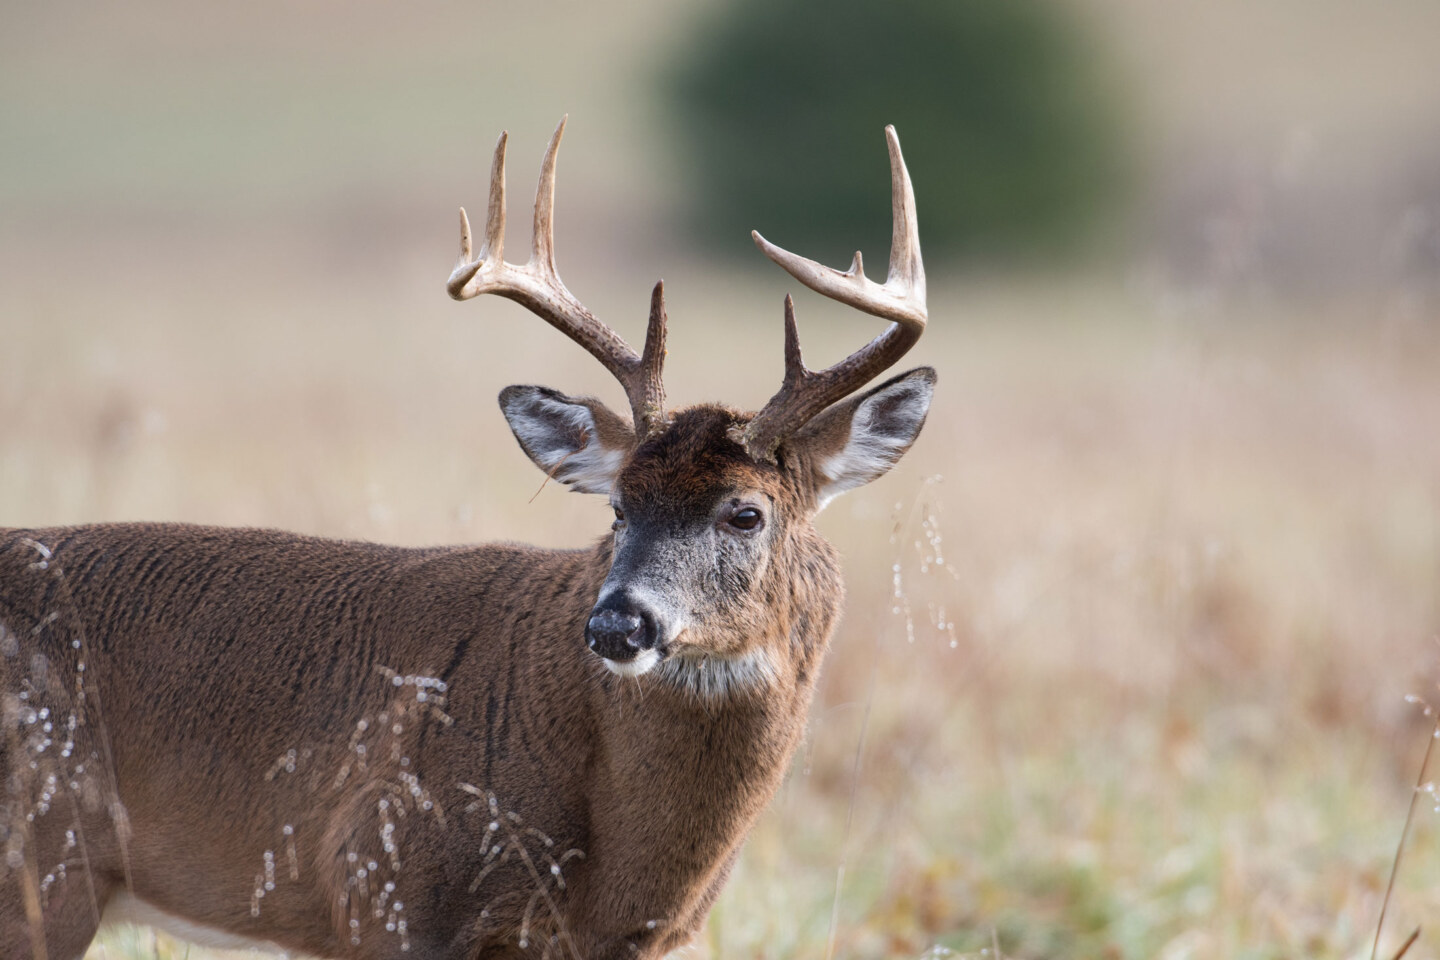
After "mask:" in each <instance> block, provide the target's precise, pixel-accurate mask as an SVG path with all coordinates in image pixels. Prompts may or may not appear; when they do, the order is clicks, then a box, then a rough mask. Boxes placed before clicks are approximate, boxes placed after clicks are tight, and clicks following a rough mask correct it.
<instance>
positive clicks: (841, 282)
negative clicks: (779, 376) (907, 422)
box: [744, 126, 926, 460]
mask: <svg viewBox="0 0 1440 960" xmlns="http://www.w3.org/2000/svg"><path fill="white" fill-rule="evenodd" d="M885 141H886V143H887V144H888V145H889V147H890V205H891V218H892V224H891V232H890V273H889V275H888V276H887V277H886V278H885V283H884V285H883V286H882V285H881V284H878V283H876V282H874V281H873V280H870V279H868V278H867V277H866V276H865V267H864V263H863V261H862V259H861V256H860V251H858V250H857V251H855V259H854V261H852V262H851V264H850V269H849V270H847V271H845V272H844V273H841V272H840V271H839V270H835V269H833V268H831V267H826V266H822V265H821V264H818V263H816V262H815V261H814V260H807V259H805V258H804V257H801V256H796V255H795V254H793V253H790V252H789V251H788V250H782V249H780V248H779V247H777V246H775V245H774V244H773V243H771V242H770V241H768V240H766V239H765V238H764V237H762V236H760V234H759V232H758V231H751V234H750V235H751V236H752V237H754V239H755V245H756V246H758V247H759V248H760V249H761V250H762V251H763V252H764V254H765V256H767V257H769V258H770V259H771V260H774V261H775V262H776V263H778V264H779V265H780V266H781V267H783V268H785V271H786V272H787V273H789V274H790V275H791V276H792V277H794V278H795V279H796V280H799V281H800V282H801V283H803V284H805V286H807V287H809V288H810V289H811V290H814V291H815V292H816V293H820V294H823V295H825V296H827V297H829V298H831V299H832V300H839V301H840V302H841V303H847V304H849V305H850V306H852V307H855V308H857V309H859V310H863V311H865V312H866V313H868V314H871V315H873V316H877V317H883V318H885V319H886V320H892V321H894V322H893V323H892V324H891V325H890V327H889V329H887V330H886V331H885V332H884V333H882V334H880V336H878V337H876V338H875V339H874V340H872V341H870V342H869V343H868V344H866V345H865V346H863V347H861V348H860V349H859V350H857V351H856V352H855V353H853V354H851V355H850V356H849V357H847V358H846V359H844V360H842V361H840V362H839V363H837V364H835V365H834V366H833V367H830V368H829V369H826V370H822V371H819V372H816V371H813V370H809V369H807V368H806V367H805V363H804V361H802V360H801V358H800V335H799V333H798V332H797V331H796V329H795V304H794V302H793V301H792V300H791V299H790V297H788V296H787V297H786V298H785V380H784V382H783V384H782V385H781V387H780V392H779V393H777V394H775V396H773V397H771V398H770V402H769V403H767V404H765V407H764V409H762V410H761V411H760V412H759V413H758V414H756V416H755V419H753V420H751V421H750V424H749V426H748V427H746V429H745V438H744V441H745V449H746V450H747V451H749V453H750V455H751V456H753V457H756V458H757V459H765V460H773V459H774V456H775V449H776V448H777V447H779V446H780V444H781V442H782V441H784V439H785V438H786V437H788V436H789V435H790V434H792V433H794V432H795V431H796V430H798V429H800V428H801V427H802V426H804V425H805V423H806V422H807V421H809V420H810V418H811V417H813V416H815V415H816V414H817V413H819V412H820V411H821V410H824V409H825V408H826V407H828V406H830V404H832V403H834V402H835V401H837V400H839V399H841V398H842V397H845V396H846V395H848V394H849V393H851V392H852V391H853V390H855V389H856V388H858V387H860V386H862V385H863V384H865V383H868V382H869V381H870V380H873V379H874V378H875V377H876V376H878V375H879V374H880V373H881V372H883V371H884V370H886V369H887V368H889V367H890V366H892V365H894V364H895V363H896V362H897V361H898V360H899V359H900V358H901V357H902V356H904V355H905V353H906V352H907V351H909V349H910V348H911V347H913V346H914V345H915V341H917V340H919V339H920V334H922V333H924V332H925V320H926V312H925V265H924V264H923V263H922V262H921V260H920V232H919V227H918V225H917V223H916V220H915V191H914V188H912V187H911V185H910V173H909V171H907V170H906V169H905V158H904V157H902V156H901V155H900V139H899V137H897V136H896V135H895V128H894V127H892V126H887V127H886V128H885Z"/></svg>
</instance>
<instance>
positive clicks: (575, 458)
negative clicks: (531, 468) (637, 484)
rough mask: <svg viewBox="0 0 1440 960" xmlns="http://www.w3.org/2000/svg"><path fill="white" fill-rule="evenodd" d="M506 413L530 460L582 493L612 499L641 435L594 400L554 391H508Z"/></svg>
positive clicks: (503, 394)
mask: <svg viewBox="0 0 1440 960" xmlns="http://www.w3.org/2000/svg"><path fill="white" fill-rule="evenodd" d="M500 409H501V411H502V412H504V414H505V419H506V420H507V421H509V423H510V430H511V431H512V432H513V433H514V434H515V439H516V440H519V441H520V448H521V449H522V450H524V451H525V455H526V456H528V457H529V458H530V459H531V460H533V461H535V465H536V466H537V467H539V468H540V469H541V470H544V471H545V473H546V474H547V475H549V476H552V477H554V478H555V479H556V480H559V481H560V482H561V483H564V484H567V485H568V486H569V487H570V488H571V489H572V490H574V491H575V492H576V493H609V492H610V487H611V486H612V485H613V484H614V482H615V476H616V475H617V474H618V473H619V472H620V467H621V465H622V464H623V463H624V462H625V457H626V456H627V455H628V454H629V453H630V451H631V450H632V449H633V448H634V446H635V431H634V429H633V428H632V427H631V426H630V424H628V423H626V422H625V421H624V420H622V419H621V418H620V417H619V416H618V415H616V414H615V413H613V412H612V411H611V410H610V408H609V407H607V406H605V405H604V404H603V403H601V402H600V401H599V400H596V399H595V398H593V397H567V396H566V395H565V394H563V393H561V392H560V391H558V390H551V389H550V388H549V387H527V386H515V387H506V388H505V389H504V390H502V391H501V392H500Z"/></svg>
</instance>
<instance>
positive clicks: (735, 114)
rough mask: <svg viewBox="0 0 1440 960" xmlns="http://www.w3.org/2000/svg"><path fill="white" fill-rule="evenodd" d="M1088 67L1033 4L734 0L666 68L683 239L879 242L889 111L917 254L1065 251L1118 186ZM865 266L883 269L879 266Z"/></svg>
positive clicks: (1063, 27) (1109, 118)
mask: <svg viewBox="0 0 1440 960" xmlns="http://www.w3.org/2000/svg"><path fill="white" fill-rule="evenodd" d="M1102 75H1103V71H1102V70H1100V69H1098V68H1097V63H1096V61H1095V58H1094V56H1093V51H1092V50H1091V49H1090V48H1089V47H1088V46H1087V44H1086V42H1085V39H1084V38H1083V37H1082V36H1080V35H1079V33H1078V32H1077V31H1076V29H1075V26H1074V24H1073V23H1071V22H1070V21H1069V20H1068V19H1066V18H1065V17H1064V16H1062V15H1061V12H1060V11H1059V10H1058V9H1056V8H1055V7H1054V6H1052V5H1051V4H1049V3H1046V2H1044V0H1002V2H997V0H884V2H877V0H735V2H732V3H730V4H727V5H725V6H724V7H723V8H722V9H721V10H719V11H717V12H716V13H715V14H714V15H713V16H712V18H711V20H709V21H708V22H707V23H706V24H705V26H704V27H703V28H702V29H701V30H700V31H698V33H697V35H696V36H695V37H694V39H693V41H692V43H691V45H690V46H688V47H686V48H685V49H684V50H683V52H682V54H681V58H680V60H679V62H678V63H677V64H676V65H675V66H674V68H673V70H672V72H671V74H670V76H669V77H668V78H667V79H668V89H669V90H670V91H671V103H672V105H673V107H674V108H675V109H676V111H677V113H678V115H679V117H680V118H681V125H682V128H683V129H685V130H686V131H688V135H689V138H690V147H691V154H692V155H691V156H688V157H686V163H685V169H686V170H687V171H692V175H693V178H694V180H693V193H692V196H693V197H694V201H693V202H694V208H693V210H692V211H691V214H692V224H693V229H694V232H695V234H696V236H697V237H698V238H699V239H700V240H701V241H702V242H704V243H705V244H706V245H707V246H716V247H718V248H721V249H730V250H739V249H743V248H742V247H740V246H739V244H737V242H736V241H737V238H740V237H744V235H745V234H746V232H748V231H749V230H750V229H751V228H752V227H754V228H758V229H760V231H761V232H762V233H766V235H767V236H769V237H770V238H771V239H773V240H775V241H776V242H777V243H780V244H782V245H785V246H788V247H791V248H799V249H801V250H804V251H806V253H807V254H809V255H811V256H815V255H819V256H822V257H824V258H825V259H826V260H827V262H832V261H833V262H836V263H839V262H841V261H842V260H845V259H847V258H848V254H849V252H851V250H853V248H854V247H855V246H857V245H863V246H864V248H865V249H866V250H873V251H875V252H874V253H872V257H881V256H883V251H884V250H885V249H886V244H887V243H888V239H889V233H888V230H889V195H888V191H887V190H886V189H885V184H886V183H887V176H886V159H885V145H884V139H883V138H882V136H881V129H882V127H883V126H884V125H885V124H887V123H893V124H895V126H896V128H897V130H898V131H899V133H900V140H901V143H902V145H903V147H904V150H905V158H906V162H907V164H908V165H909V167H910V171H911V174H912V176H913V178H914V179H915V182H916V190H917V194H918V195H919V197H920V201H921V202H920V208H921V210H922V212H923V214H922V217H921V230H922V237H923V240H924V243H925V250H926V253H927V254H930V255H931V256H935V255H942V256H943V255H956V254H964V255H966V256H970V257H974V258H978V259H981V260H987V261H1004V260H1014V259H1017V258H1020V257H1032V256H1037V255H1038V256H1045V257H1049V256H1053V255H1056V254H1063V253H1066V252H1070V251H1073V250H1074V249H1076V247H1077V246H1078V244H1079V243H1080V242H1082V241H1083V240H1085V239H1086V238H1087V237H1088V236H1090V235H1091V234H1092V232H1093V228H1094V227H1095V226H1096V225H1097V223H1099V222H1100V221H1101V220H1102V219H1103V214H1104V212H1105V211H1106V210H1107V208H1109V206H1110V204H1111V202H1112V201H1113V200H1115V199H1116V198H1117V195H1118V191H1119V187H1120V185H1121V183H1122V180H1123V176H1122V172H1121V171H1122V166H1123V164H1122V150H1121V148H1120V144H1119V137H1118V136H1117V132H1118V129H1119V125H1118V123H1117V122H1116V111H1115V109H1114V104H1113V103H1112V102H1111V100H1110V99H1109V98H1108V97H1107V96H1106V85H1105V83H1103V82H1102V79H1101V77H1102ZM870 272H871V273H872V274H874V273H877V272H878V273H880V274H881V275H883V267H882V265H881V264H876V266H875V267H872V268H871V270H870Z"/></svg>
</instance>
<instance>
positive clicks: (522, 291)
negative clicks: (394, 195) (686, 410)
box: [446, 116, 665, 439]
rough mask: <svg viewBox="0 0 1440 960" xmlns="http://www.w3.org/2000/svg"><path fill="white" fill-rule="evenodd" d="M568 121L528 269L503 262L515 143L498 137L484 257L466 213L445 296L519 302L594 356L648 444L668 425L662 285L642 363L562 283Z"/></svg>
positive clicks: (548, 159)
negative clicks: (508, 173) (509, 147)
mask: <svg viewBox="0 0 1440 960" xmlns="http://www.w3.org/2000/svg"><path fill="white" fill-rule="evenodd" d="M568 119H569V117H568V116H567V117H562V118H561V120H560V125H559V126H557V127H556V128H555V133H554V135H553V136H552V137H551V138H550V146H549V147H548V148H547V149H546V151H545V160H544V162H543V163H542V164H541V166H540V183H539V186H538V187H537V188H536V191H535V227H534V231H533V233H532V236H531V245H530V259H529V260H527V261H526V262H525V263H524V264H523V265H521V264H513V263H507V262H506V261H505V259H504V251H505V146H506V143H507V141H508V140H509V136H510V135H509V133H508V132H506V133H502V134H500V139H499V141H498V142H496V144H495V158H494V160H493V161H492V162H491V165H490V199H489V203H488V205H487V207H486V211H485V235H484V238H483V239H482V241H481V244H480V252H479V253H478V254H475V255H473V257H472V250H471V239H470V218H469V217H467V216H466V215H465V208H464V207H461V208H460V255H459V257H458V259H457V260H456V261H455V269H454V270H452V271H451V273H450V280H449V282H448V283H447V284H446V290H447V291H449V293H450V296H452V297H454V298H455V299H456V300H469V299H470V298H471V297H478V296H480V295H481V294H485V293H494V294H498V295H499V296H502V297H506V298H508V299H510V300H514V301H515V302H516V303H519V304H520V305H521V306H523V307H525V309H527V310H529V311H530V312H531V313H533V314H535V315H536V316H538V317H540V318H541V319H542V320H544V321H545V322H547V323H549V324H550V325H551V326H553V327H555V328H556V329H557V330H559V331H560V332H561V333H563V334H565V335H566V336H567V337H569V338H570V339H571V340H574V341H575V342H576V343H578V344H580V346H582V347H584V348H585V349H586V350H588V351H589V352H590V354H591V355H592V356H593V357H595V359H597V360H599V361H600V362H601V363H602V364H603V365H604V366H605V369H606V370H609V371H610V373H611V374H612V375H613V376H614V377H615V379H616V380H619V381H620V385H621V386H622V387H624V388H625V396H626V398H627V399H629V401H630V411H631V414H632V415H633V416H634V420H635V432H636V435H637V436H638V437H640V438H641V439H644V438H646V437H648V436H650V435H652V434H654V433H655V432H657V431H658V430H659V429H661V427H662V426H663V424H664V419H665V385H664V383H663V381H662V379H661V370H662V367H663V366H664V363H665V288H664V283H663V282H662V283H657V284H656V285H655V289H654V292H653V293H652V294H651V298H650V324H649V327H648V328H647V329H646V332H645V349H644V351H643V352H642V353H641V354H638V355H637V354H636V353H635V351H634V350H633V349H631V348H630V345H629V344H627V343H626V342H625V341H624V340H623V339H622V338H621V337H620V335H619V334H618V333H616V332H615V331H614V330H612V329H610V328H609V327H608V326H606V325H605V324H604V323H601V322H600V321H599V320H598V319H596V317H595V315H594V314H592V313H591V312H590V311H589V310H587V309H586V308H585V305H584V304H582V303H581V302H580V301H579V300H577V299H575V296H574V294H572V293H571V292H570V291H569V290H568V289H566V287H565V284H564V283H563V282H562V281H561V280H560V274H559V273H558V272H557V271H556V269H555V156H556V154H557V153H558V152H559V150H560V138H561V137H562V136H563V135H564V133H565V121H566V120H568Z"/></svg>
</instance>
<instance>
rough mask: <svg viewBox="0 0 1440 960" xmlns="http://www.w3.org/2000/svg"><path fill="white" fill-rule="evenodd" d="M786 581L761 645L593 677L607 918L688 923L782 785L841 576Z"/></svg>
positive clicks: (657, 926) (677, 926) (686, 926)
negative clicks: (617, 888)
mask: <svg viewBox="0 0 1440 960" xmlns="http://www.w3.org/2000/svg"><path fill="white" fill-rule="evenodd" d="M826 569H827V574H833V568H829V567H828V565H827V566H826ZM788 592H789V600H790V601H792V602H782V603H780V604H779V605H778V607H777V609H776V610H775V617H774V619H773V621H772V623H771V627H772V629H773V630H775V631H776V635H775V636H772V637H769V638H768V639H767V642H766V643H765V644H764V645H763V646H762V647H761V649H763V650H764V651H765V652H764V653H763V654H760V655H756V656H752V657H746V658H737V659H732V660H728V661H720V660H716V659H710V660H708V661H704V660H698V659H697V660H685V659H680V658H677V657H672V658H670V659H669V660H667V661H666V662H665V663H664V664H662V665H661V666H660V667H658V668H656V669H655V670H654V671H652V672H651V673H650V674H647V675H646V676H643V677H641V678H638V681H637V680H635V679H626V678H621V677H612V676H608V675H607V676H605V677H604V678H603V679H602V680H600V681H599V683H598V689H597V691H596V702H595V713H596V722H597V729H598V739H599V743H598V744H597V753H596V757H595V761H596V762H595V773H596V781H597V782H596V787H597V790H596V793H595V794H594V796H593V798H592V803H591V835H590V842H591V846H592V848H593V849H594V850H595V852H596V853H597V854H598V855H597V856H595V857H594V858H593V860H591V862H592V863H594V864H595V865H596V868H597V870H598V871H601V872H602V873H601V875H595V876H593V877H592V878H591V879H592V882H594V883H596V884H597V885H598V886H599V887H601V888H604V887H605V886H606V885H607V884H611V883H618V884H620V885H621V887H622V888H623V897H622V896H618V895H617V896H615V897H606V896H599V897H594V898H591V899H590V904H591V905H592V907H593V909H598V910H604V911H607V912H608V915H607V916H606V920H607V921H608V922H607V923H606V926H610V927H611V928H612V929H614V927H615V925H616V924H617V923H618V924H619V925H620V926H624V925H625V924H627V923H628V924H631V925H634V927H635V928H636V929H639V930H641V931H649V930H655V931H660V933H657V934H656V935H657V936H658V935H660V934H661V933H663V932H664V931H667V930H668V931H672V932H673V933H674V934H675V935H676V936H677V938H680V937H683V936H688V933H689V932H691V931H693V929H694V928H695V926H696V925H698V924H699V923H700V922H701V921H702V920H703V916H704V913H705V911H706V910H707V909H708V906H709V904H710V902H711V901H712V900H713V898H714V896H715V895H716V894H717V893H718V891H719V888H720V885H721V883H722V882H723V881H724V878H725V876H726V874H727V873H728V872H729V869H730V867H731V865H732V863H733V862H734V858H735V856H736V854H737V853H738V852H739V848H740V845H741V843H742V842H743V840H744V839H745V836H746V834H747V833H748V832H749V830H750V828H751V826H752V825H753V824H754V822H755V820H756V818H757V817H758V816H759V814H760V813H761V811H762V810H763V809H764V807H765V805H766V804H767V803H768V802H769V801H770V799H771V798H772V797H773V796H774V794H775V792H776V790H777V789H778V788H779V786H780V783H781V781H782V779H783V777H784V775H785V771H786V768H787V767H788V765H789V761H790V758H791V757H792V755H793V754H794V751H795V748H796V747H797V746H798V745H799V743H800V741H801V738H802V736H803V732H804V725H805V718H806V713H807V711H808V708H809V704H810V699H811V695H812V693H813V690H814V685H815V677H816V673H817V670H818V667H819V661H820V658H821V656H822V655H823V652H824V650H825V647H826V645H827V643H828V639H829V634H830V631H831V628H832V626H833V624H834V620H835V615H836V611H837V610H838V607H839V588H838V579H837V580H836V581H835V582H833V583H828V584H826V589H825V590H823V591H819V592H817V593H814V594H812V593H811V591H809V590H806V589H797V590H794V591H788ZM822 598H823V599H822ZM602 865H603V866H602ZM582 899H583V898H582ZM652 921H653V923H654V926H653V927H652V926H651V923H652ZM642 935H643V934H642Z"/></svg>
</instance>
